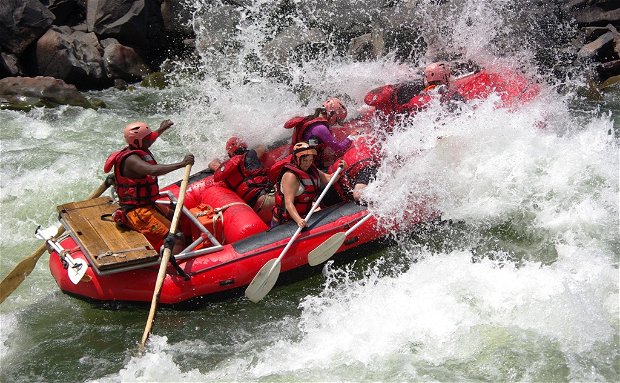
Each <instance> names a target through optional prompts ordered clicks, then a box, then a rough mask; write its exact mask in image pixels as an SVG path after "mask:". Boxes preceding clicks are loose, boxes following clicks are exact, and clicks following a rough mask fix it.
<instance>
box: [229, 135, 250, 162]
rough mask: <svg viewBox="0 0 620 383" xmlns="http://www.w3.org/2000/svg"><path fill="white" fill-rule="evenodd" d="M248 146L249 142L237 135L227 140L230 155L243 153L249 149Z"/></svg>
mask: <svg viewBox="0 0 620 383" xmlns="http://www.w3.org/2000/svg"><path fill="white" fill-rule="evenodd" d="M247 148H248V144H246V143H245V141H243V140H242V139H241V138H239V137H237V136H232V137H230V138H229V139H228V141H226V152H227V153H228V156H229V157H232V156H234V155H235V154H242V153H243V152H245V151H246V150H247Z"/></svg>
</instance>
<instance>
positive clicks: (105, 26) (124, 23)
mask: <svg viewBox="0 0 620 383" xmlns="http://www.w3.org/2000/svg"><path fill="white" fill-rule="evenodd" d="M86 22H87V26H88V31H89V32H95V33H96V34H97V36H99V37H101V38H102V39H103V38H108V37H113V38H115V39H117V40H118V41H119V42H120V43H121V44H123V45H126V46H130V47H135V48H136V49H138V50H139V51H140V53H141V54H143V55H144V57H145V58H146V60H147V61H148V62H149V63H150V64H151V65H154V66H158V65H159V63H160V62H161V60H162V54H163V52H162V49H161V47H162V36H163V29H164V28H163V20H162V16H161V7H160V1H159V0H87V3H86Z"/></svg>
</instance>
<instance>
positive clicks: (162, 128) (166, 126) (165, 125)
mask: <svg viewBox="0 0 620 383" xmlns="http://www.w3.org/2000/svg"><path fill="white" fill-rule="evenodd" d="M172 125H174V122H172V120H169V119H167V120H163V121H162V122H161V124H159V128H158V129H157V130H156V131H155V132H156V133H157V134H158V135H159V136H161V135H162V134H164V132H165V131H166V130H168V129H170V127H171V126H172Z"/></svg>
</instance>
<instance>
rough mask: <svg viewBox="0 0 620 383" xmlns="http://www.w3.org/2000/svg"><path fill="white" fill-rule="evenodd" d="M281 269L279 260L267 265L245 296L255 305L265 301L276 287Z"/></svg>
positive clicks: (248, 288) (247, 289)
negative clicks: (262, 300) (266, 296)
mask: <svg viewBox="0 0 620 383" xmlns="http://www.w3.org/2000/svg"><path fill="white" fill-rule="evenodd" d="M280 268H281V266H280V260H279V259H277V258H274V259H272V260H270V261H269V262H267V263H265V265H264V266H263V267H262V268H261V269H260V271H259V272H258V274H256V276H255V277H254V279H252V282H251V283H250V284H249V285H248V287H247V288H246V289H245V296H246V297H247V298H248V299H249V300H251V301H252V302H254V303H256V302H258V301H260V300H261V299H263V298H264V297H265V295H267V294H268V293H269V292H270V291H271V289H272V288H273V286H275V284H276V281H277V280H278V276H279V275H280Z"/></svg>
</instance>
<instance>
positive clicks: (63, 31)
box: [36, 27, 111, 89]
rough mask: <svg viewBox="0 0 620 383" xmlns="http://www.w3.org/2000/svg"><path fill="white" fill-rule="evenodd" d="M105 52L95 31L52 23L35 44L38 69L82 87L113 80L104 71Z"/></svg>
mask: <svg viewBox="0 0 620 383" xmlns="http://www.w3.org/2000/svg"><path fill="white" fill-rule="evenodd" d="M67 32H70V33H67ZM102 53H103V48H102V47H101V45H100V44H99V41H98V40H97V36H95V34H94V33H84V32H78V31H71V29H70V28H68V27H62V28H60V27H52V28H51V29H49V30H48V31H47V32H46V33H45V35H43V36H42V37H41V38H40V39H39V40H38V41H37V44H36V64H37V73H39V74H41V75H43V76H51V77H55V78H59V79H62V80H64V81H65V82H67V83H70V84H74V85H76V86H77V87H79V88H80V89H100V88H104V87H106V86H109V85H110V83H111V82H110V81H109V80H108V78H107V77H106V75H105V71H104V67H103V58H102Z"/></svg>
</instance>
